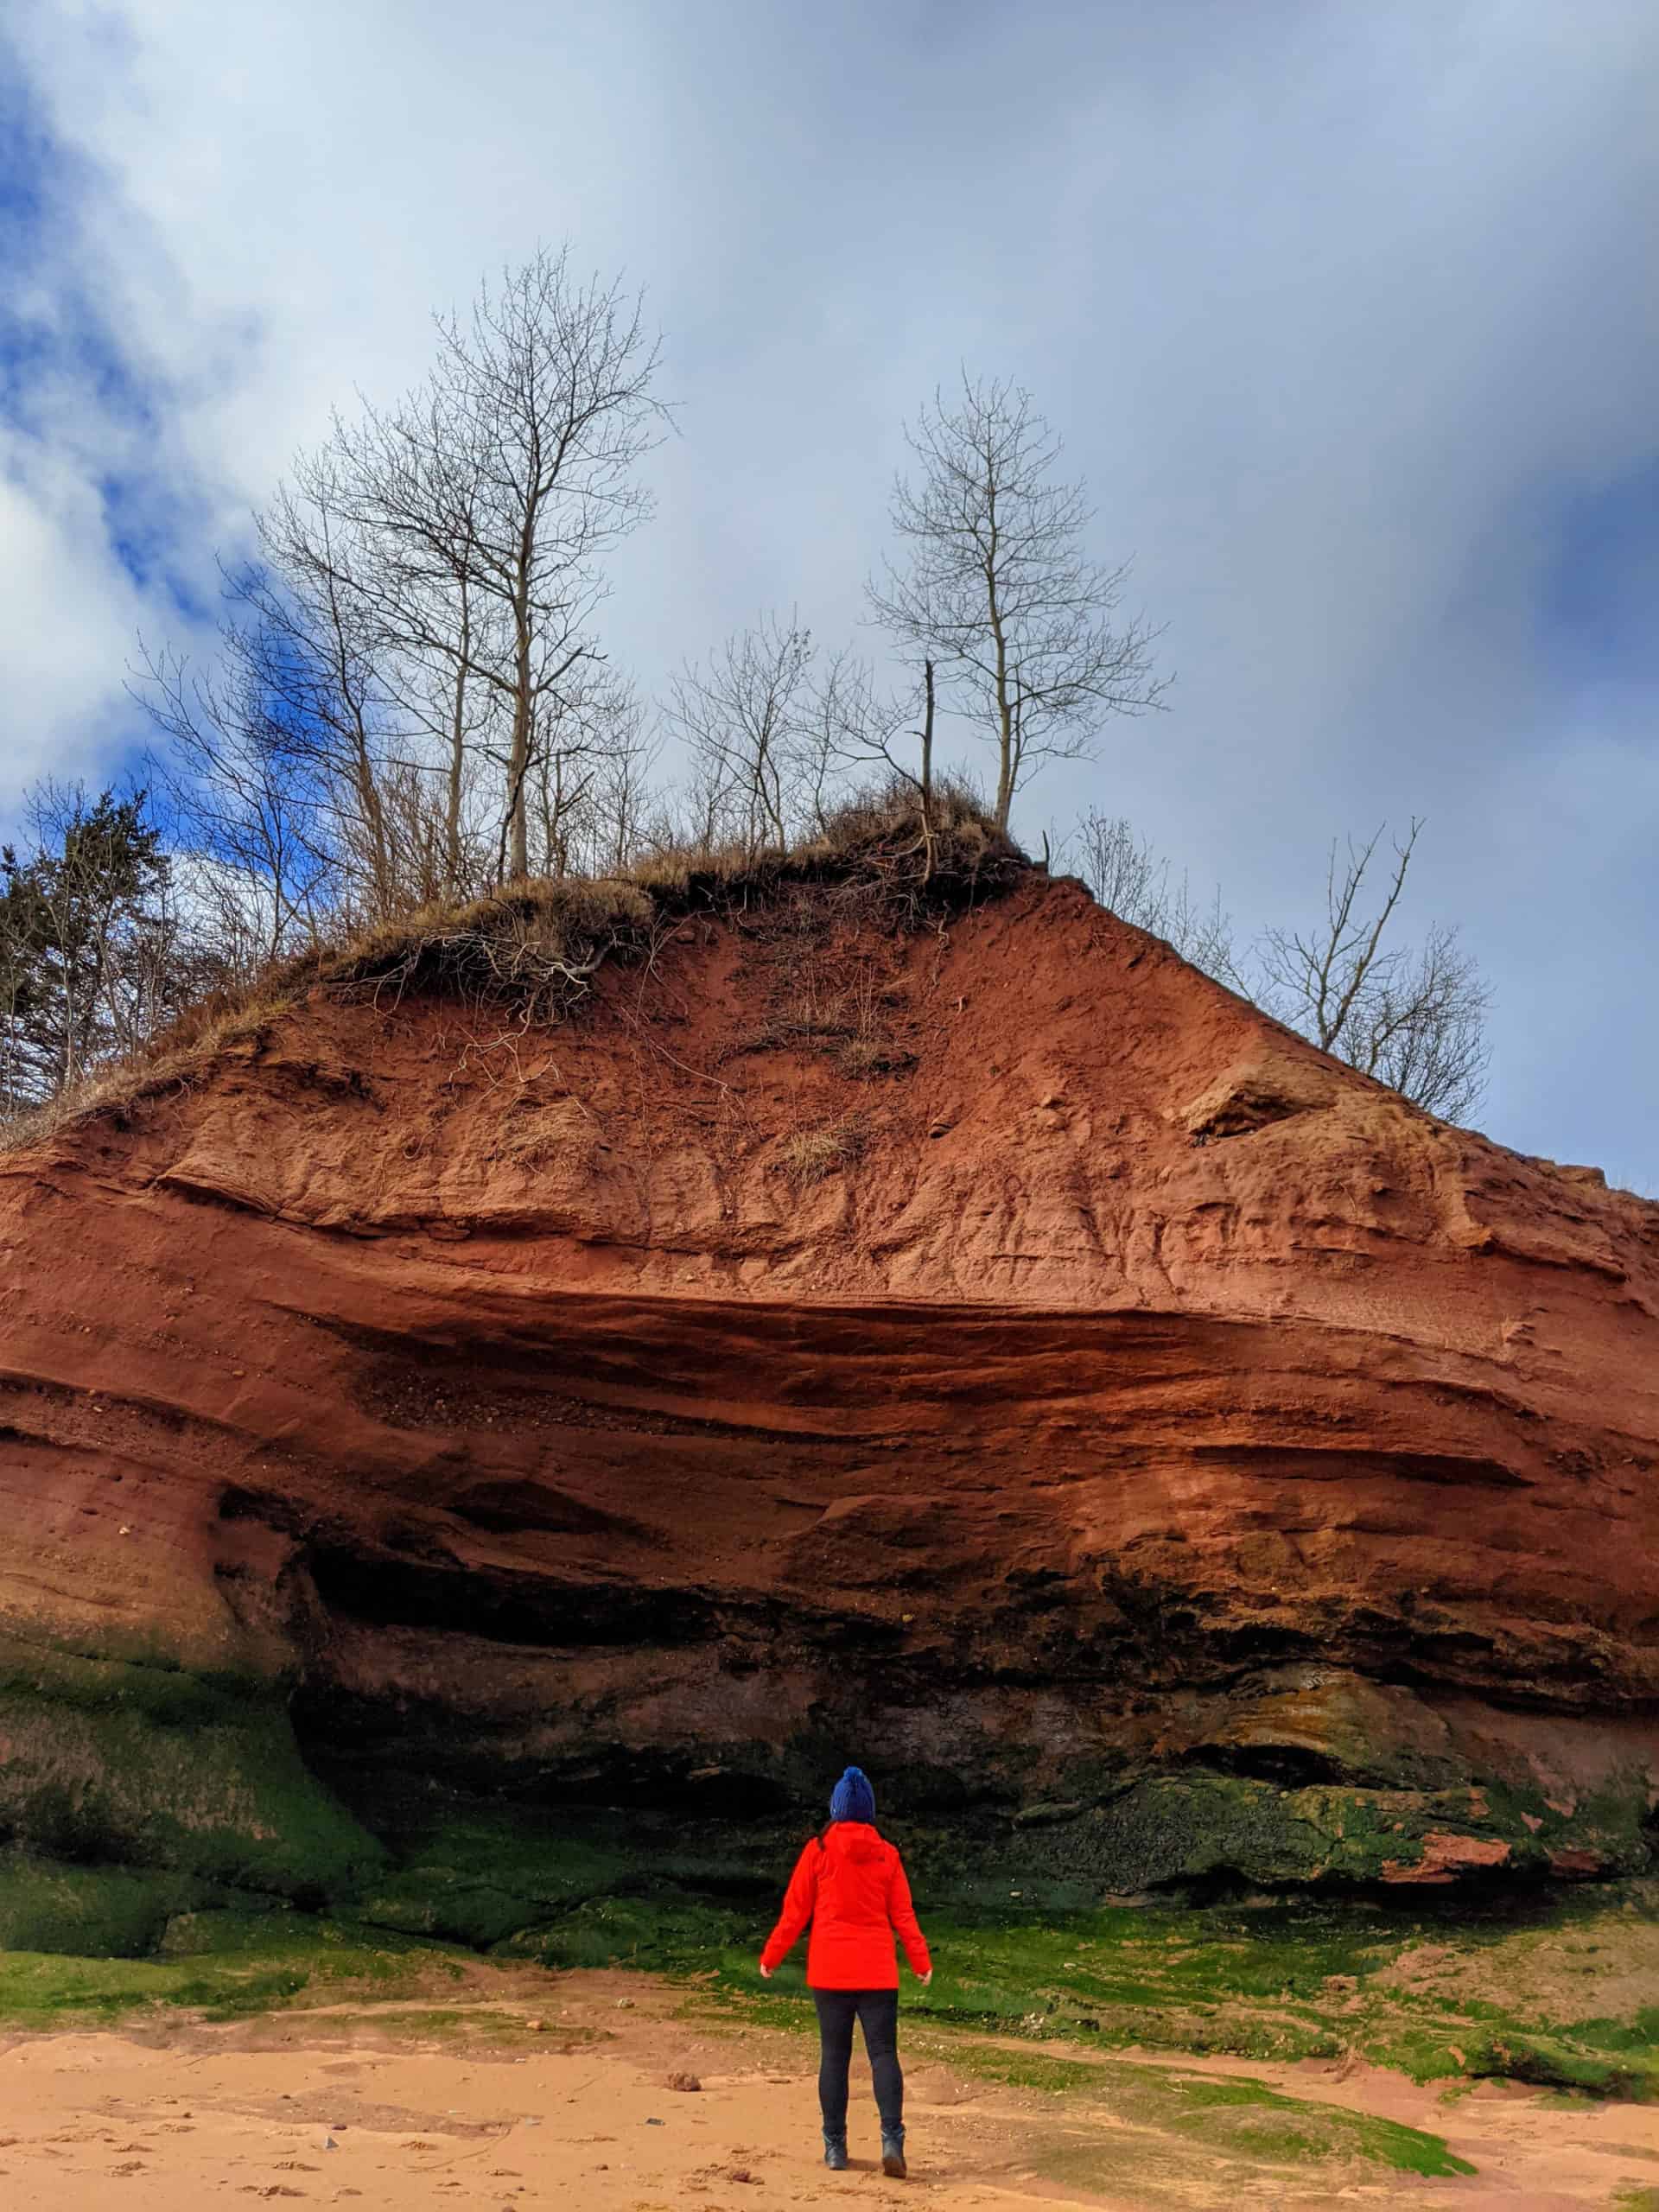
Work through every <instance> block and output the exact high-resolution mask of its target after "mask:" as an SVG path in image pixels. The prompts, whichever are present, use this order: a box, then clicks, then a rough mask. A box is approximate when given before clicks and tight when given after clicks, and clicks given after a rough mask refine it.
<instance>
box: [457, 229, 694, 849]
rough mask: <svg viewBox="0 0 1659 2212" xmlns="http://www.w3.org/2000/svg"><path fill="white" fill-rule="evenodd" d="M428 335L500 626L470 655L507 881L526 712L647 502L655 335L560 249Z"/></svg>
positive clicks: (659, 414)
mask: <svg viewBox="0 0 1659 2212" xmlns="http://www.w3.org/2000/svg"><path fill="white" fill-rule="evenodd" d="M438 330H439V336H440V340H441V351H440V358H439V362H438V366H437V369H436V372H435V380H436V383H437V385H438V387H439V389H440V391H441V393H442V399H443V403H444V404H442V407H441V408H440V410H439V414H438V418H437V419H438V422H439V424H440V426H441V429H442V436H443V438H444V440H445V441H446V442H448V445H450V446H451V447H453V448H454V449H455V450H457V451H459V452H461V453H463V454H466V455H467V456H468V457H469V458H470V459H472V460H474V461H475V463H476V467H475V472H471V471H469V474H468V486H469V493H470V501H469V504H468V505H467V509H466V512H465V517H464V524H463V528H464V541H463V550H464V568H465V571H466V574H467V575H468V577H469V578H470V579H471V580H472V583H473V585H474V588H475V589H476V591H477V593H478V594H480V598H481V600H482V601H483V602H484V604H485V607H486V609H487V610H488V611H489V612H490V613H493V614H494V615H495V616H497V617H498V618H499V633H500V634H499V655H498V653H492V654H490V655H489V656H488V657H487V658H480V659H477V660H475V662H474V666H475V667H476V668H477V671H478V672H479V673H480V675H481V676H482V677H483V678H484V680H485V681H486V683H488V684H489V685H490V686H491V687H492V688H493V690H495V691H497V692H498V693H499V695H500V696H501V699H502V701H503V703H504V706H505V710H506V714H507V717H508V729H507V737H506V759H505V772H506V795H505V821H506V825H507V828H506V844H507V868H508V872H509V873H510V874H512V876H514V877H522V876H524V875H525V874H528V872H529V865H530V859H529V785H530V776H531V767H532V766H533V761H534V752H535V741H536V734H537V717H538V715H540V716H542V718H543V723H545V720H546V714H547V710H548V709H549V708H550V706H551V704H552V703H553V702H555V701H556V699H557V697H558V695H559V691H560V687H561V686H562V685H563V684H564V683H566V682H567V680H568V679H569V676H570V674H571V671H573V670H574V669H575V668H576V666H577V665H578V664H580V663H581V662H582V661H584V660H587V659H590V658H593V657H594V652H595V650H596V649H595V646H594V641H593V639H592V636H591V634H590V632H589V624H590V623H591V620H592V618H593V615H594V611H595V609H596V607H598V605H599V603H600V601H601V599H602V598H603V597H604V595H605V584H604V582H603V579H602V577H601V573H600V570H599V568H598V562H599V558H600V556H601V554H602V553H603V552H605V551H606V550H607V549H608V548H609V547H610V546H612V545H613V544H614V543H616V541H617V540H618V539H619V538H620V537H623V536H624V535H626V532H627V531H631V530H632V529H633V528H634V527H635V526H636V525H637V524H639V522H641V521H642V520H644V518H645V517H646V516H647V515H648V514H649V513H650V512H651V498H650V494H649V493H647V492H646V491H645V489H644V487H643V486H640V485H639V483H638V482H637V481H636V480H635V475H634V471H635V467H636V465H637V463H638V462H639V460H640V459H641V458H642V456H643V455H644V454H645V453H646V451H648V450H649V448H650V447H651V446H652V444H653V443H654V442H655V438H656V435H657V432H658V428H659V426H660V425H661V423H663V422H664V419H665V414H664V408H663V406H662V404H661V403H660V402H658V401H657V400H655V399H654V398H653V397H652V392H651V385H652V377H653V375H654V374H655V372H656V368H657V363H658V351H659V345H658V340H655V339H653V338H652V337H651V336H649V335H648V334H647V333H646V330H645V323H644V320H643V314H642V308H641V303H640V301H639V297H638V296H633V297H632V298H630V297H628V296H625V294H624V293H623V291H622V289H621V287H620V284H618V283H611V284H608V285H607V284H603V283H600V282H599V281H598V280H597V279H589V280H588V281H586V282H582V281H581V280H579V279H577V278H576V277H575V275H574V274H573V272H572V270H571V266H570V257H569V249H568V248H567V249H564V250H562V251H560V252H558V253H549V252H546V251H543V252H540V253H537V255H536V256H535V257H534V258H533V259H531V261H528V262H526V263H525V264H524V265H523V267H521V268H519V269H516V270H509V271H508V272H507V274H506V276H505V277H504V278H503V280H502V282H501V284H500V285H499V288H498V289H495V290H493V291H492V290H491V289H490V288H489V287H488V286H487V285H486V286H484V287H482V288H481V289H480V292H479V295H478V297H477V299H476V301H475V302H474V305H473V309H472V313H471V315H470V317H469V319H468V320H467V322H466V323H465V324H464V325H463V324H462V323H461V321H459V320H458V319H457V318H455V317H453V316H452V317H449V318H448V319H444V320H441V321H440V322H439V325H438Z"/></svg>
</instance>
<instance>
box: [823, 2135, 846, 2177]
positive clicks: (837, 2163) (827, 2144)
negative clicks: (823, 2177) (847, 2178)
mask: <svg viewBox="0 0 1659 2212" xmlns="http://www.w3.org/2000/svg"><path fill="white" fill-rule="evenodd" d="M823 2163H824V2164H825V2165H826V2166H828V2167H829V2169H830V2170H831V2171H832V2172H835V2173H838V2174H840V2173H845V2172H846V2171H847V2138H846V2137H845V2136H844V2135H831V2134H830V2133H829V2129H828V2128H825V2130H824V2132H823Z"/></svg>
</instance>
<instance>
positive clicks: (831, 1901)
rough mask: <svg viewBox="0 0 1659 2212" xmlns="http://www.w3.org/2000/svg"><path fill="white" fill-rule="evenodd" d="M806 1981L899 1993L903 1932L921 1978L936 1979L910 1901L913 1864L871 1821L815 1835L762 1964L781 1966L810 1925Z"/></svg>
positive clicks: (839, 1823)
mask: <svg viewBox="0 0 1659 2212" xmlns="http://www.w3.org/2000/svg"><path fill="white" fill-rule="evenodd" d="M809 1920H810V1922H811V1923H812V1941H811V1942H810V1944H808V1946H807V1952H806V1980H807V1986H808V1987H809V1988H811V1989H897V1988H898V1986H899V1961H898V1959H897V1958H896V1957H895V1955H894V1954H893V1930H894V1929H897V1930H898V1931H899V1938H900V1940H901V1941H902V1942H903V1944H904V1947H905V1956H906V1958H907V1959H908V1960H909V1961H910V1970H911V1972H912V1974H927V1973H930V1972H931V1967H932V1961H931V1960H930V1959H929V1957H928V1955H927V1941H926V1938H925V1936H923V1934H922V1931H921V1929H920V1928H919V1927H918V1924H917V1921H916V1908H915V1907H914V1906H913V1905H912V1903H911V1901H910V1884H909V1882H908V1881H907V1880H906V1878H905V1862H904V1860H903V1859H900V1857H899V1853H898V1852H897V1851H896V1850H895V1849H894V1848H893V1845H892V1844H890V1843H888V1842H887V1841H885V1840H883V1838H882V1837H880V1835H878V1834H876V1832H875V1830H874V1828H873V1827H871V1826H870V1825H869V1823H868V1821H835V1822H833V1823H832V1825H831V1827H829V1832H828V1833H827V1834H826V1835H825V1836H824V1839H823V1842H822V1843H820V1842H819V1840H818V1839H817V1836H814V1837H813V1839H812V1840H811V1842H810V1843H809V1844H808V1845H807V1847H806V1849H805V1850H804V1852H803V1853H801V1855H800V1858H799V1859H798V1861H797V1863H796V1867H795V1872H794V1873H793V1874H792V1875H791V1877H790V1884H789V1888H788V1890H787V1891H786V1892H785V1897H784V1909H783V1911H782V1912H781V1913H780V1914H779V1916H778V1925H777V1926H776V1927H775V1928H774V1929H772V1934H771V1936H769V1937H768V1938H767V1940H766V1949H765V1950H764V1951H762V1952H761V1954H760V1963H761V1965H762V1966H763V1967H768V1968H770V1967H778V1966H781V1965H782V1964H783V1962H784V1961H785V1958H786V1957H787V1956H788V1955H789V1951H790V1948H791V1945H792V1944H793V1943H794V1942H795V1941H796V1939H797V1937H798V1936H799V1935H800V1932H801V1930H802V1929H803V1928H804V1927H805V1925H806V1923H807V1922H808V1921H809Z"/></svg>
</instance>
